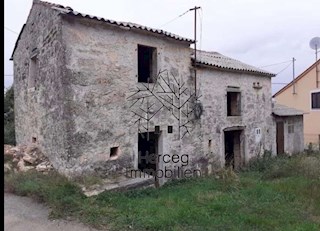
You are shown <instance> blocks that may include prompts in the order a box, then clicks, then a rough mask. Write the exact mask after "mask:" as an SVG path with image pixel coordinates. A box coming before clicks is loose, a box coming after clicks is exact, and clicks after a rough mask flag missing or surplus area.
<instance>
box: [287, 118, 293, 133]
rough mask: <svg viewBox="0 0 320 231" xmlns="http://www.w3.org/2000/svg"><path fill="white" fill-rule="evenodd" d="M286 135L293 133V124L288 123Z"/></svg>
mask: <svg viewBox="0 0 320 231" xmlns="http://www.w3.org/2000/svg"><path fill="white" fill-rule="evenodd" d="M288 133H289V134H291V133H294V123H293V121H288Z"/></svg>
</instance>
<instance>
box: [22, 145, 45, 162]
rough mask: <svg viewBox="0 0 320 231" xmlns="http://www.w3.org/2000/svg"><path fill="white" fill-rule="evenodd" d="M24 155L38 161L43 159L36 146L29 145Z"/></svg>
mask: <svg viewBox="0 0 320 231" xmlns="http://www.w3.org/2000/svg"><path fill="white" fill-rule="evenodd" d="M24 153H25V154H27V155H30V156H32V157H36V158H39V159H41V158H43V153H42V151H41V150H40V148H39V147H38V146H37V145H36V144H30V145H29V146H27V147H26V149H25V151H24Z"/></svg>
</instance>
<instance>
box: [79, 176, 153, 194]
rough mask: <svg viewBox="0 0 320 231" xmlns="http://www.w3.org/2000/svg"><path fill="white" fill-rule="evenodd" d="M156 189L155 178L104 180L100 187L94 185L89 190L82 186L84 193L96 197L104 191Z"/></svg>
mask: <svg viewBox="0 0 320 231" xmlns="http://www.w3.org/2000/svg"><path fill="white" fill-rule="evenodd" d="M149 187H154V178H153V177H152V176H149V177H147V178H144V177H141V178H139V177H137V178H127V177H121V178H116V179H112V180H110V179H104V182H103V183H102V184H100V185H93V186H91V187H89V188H86V187H84V186H82V191H83V193H84V194H85V195H86V196H87V197H90V196H95V195H98V194H100V193H102V192H104V191H126V190H131V189H137V188H149Z"/></svg>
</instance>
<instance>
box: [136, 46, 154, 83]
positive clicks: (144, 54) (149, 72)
mask: <svg viewBox="0 0 320 231" xmlns="http://www.w3.org/2000/svg"><path fill="white" fill-rule="evenodd" d="M156 72H157V49H156V48H155V47H148V46H143V45H138V82H142V83H152V82H153V79H154V77H155V75H156Z"/></svg>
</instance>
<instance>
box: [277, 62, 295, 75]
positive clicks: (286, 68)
mask: <svg viewBox="0 0 320 231" xmlns="http://www.w3.org/2000/svg"><path fill="white" fill-rule="evenodd" d="M291 64H292V63H289V65H287V66H286V67H285V68H283V69H282V70H281V71H279V72H278V73H277V74H276V75H278V74H280V73H281V72H283V71H284V70H286V69H287V68H288V67H290V66H291Z"/></svg>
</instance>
